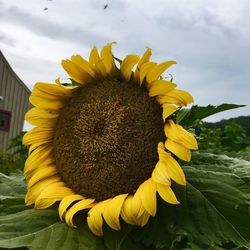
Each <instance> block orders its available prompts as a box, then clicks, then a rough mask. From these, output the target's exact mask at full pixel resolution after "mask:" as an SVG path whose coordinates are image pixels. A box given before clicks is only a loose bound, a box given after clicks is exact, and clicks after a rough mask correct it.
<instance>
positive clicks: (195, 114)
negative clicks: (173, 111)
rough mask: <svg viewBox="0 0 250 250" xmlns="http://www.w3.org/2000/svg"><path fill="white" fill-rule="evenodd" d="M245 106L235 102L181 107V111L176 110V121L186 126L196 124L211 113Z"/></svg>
mask: <svg viewBox="0 0 250 250" xmlns="http://www.w3.org/2000/svg"><path fill="white" fill-rule="evenodd" d="M240 107H245V105H237V104H227V103H224V104H221V105H218V106H214V105H208V106H198V105H194V106H192V107H191V109H182V110H181V112H178V114H177V117H176V121H177V122H178V123H180V122H181V124H183V125H184V126H186V127H192V126H194V125H196V124H197V123H198V122H199V121H200V120H202V119H204V118H207V117H209V116H211V115H214V114H217V113H219V112H222V111H226V110H230V109H235V108H240Z"/></svg>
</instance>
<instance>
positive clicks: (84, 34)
mask: <svg viewBox="0 0 250 250" xmlns="http://www.w3.org/2000/svg"><path fill="white" fill-rule="evenodd" d="M0 20H2V21H7V22H8V23H13V24H14V25H16V26H21V27H25V28H26V29H28V30H30V31H31V32H34V33H36V34H38V35H40V36H45V37H49V38H51V39H57V40H66V41H67V40H68V41H71V42H78V43H79V42H81V43H83V42H84V43H85V44H86V45H92V42H93V41H103V40H104V39H105V34H101V35H98V34H94V33H92V32H91V29H90V28H89V29H86V28H85V29H84V28H82V27H80V26H72V25H70V26H66V25H62V24H60V23H57V22H55V21H54V20H51V19H50V18H42V17H40V16H36V15H34V14H30V13H27V12H25V11H23V10H22V9H21V8H18V7H16V6H10V7H6V5H4V4H3V3H2V6H1V9H0Z"/></svg>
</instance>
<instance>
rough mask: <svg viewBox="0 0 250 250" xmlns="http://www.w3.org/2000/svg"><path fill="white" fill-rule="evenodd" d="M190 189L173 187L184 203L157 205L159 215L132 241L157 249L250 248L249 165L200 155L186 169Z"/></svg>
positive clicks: (136, 231)
mask: <svg viewBox="0 0 250 250" xmlns="http://www.w3.org/2000/svg"><path fill="white" fill-rule="evenodd" d="M184 170H185V173H186V177H187V180H188V185H187V186H186V188H183V187H180V186H177V185H174V186H173V188H174V191H175V193H176V195H177V197H178V200H179V201H180V202H181V204H180V205H178V206H174V205H170V204H167V203H165V202H163V201H162V200H161V199H159V201H158V209H157V215H156V217H155V218H152V219H151V220H150V222H149V223H148V224H147V225H146V226H145V227H144V228H142V229H140V228H136V227H135V228H133V230H132V231H131V233H130V234H129V237H130V238H131V239H130V240H129V241H127V240H126V239H125V240H124V243H123V247H124V249H126V242H130V244H131V241H132V242H134V244H138V243H140V244H143V245H144V246H145V247H151V248H152V249H166V250H167V249H172V250H178V249H211V250H212V249H248V248H250V227H249V224H250V163H249V162H247V161H244V160H240V159H235V158H230V157H227V156H224V155H214V154H209V153H196V154H194V156H193V162H192V164H191V166H186V167H184Z"/></svg>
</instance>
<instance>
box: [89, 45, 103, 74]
mask: <svg viewBox="0 0 250 250" xmlns="http://www.w3.org/2000/svg"><path fill="white" fill-rule="evenodd" d="M89 63H90V65H92V69H93V70H94V71H95V73H96V74H97V75H100V76H103V77H106V76H107V71H106V68H105V66H104V63H103V60H102V59H101V58H100V56H99V53H98V50H97V48H96V47H95V46H94V47H93V49H92V50H91V52H90V55H89Z"/></svg>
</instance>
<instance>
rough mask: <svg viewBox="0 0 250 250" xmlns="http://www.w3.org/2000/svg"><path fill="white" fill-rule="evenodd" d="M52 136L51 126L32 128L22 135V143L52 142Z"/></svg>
mask: <svg viewBox="0 0 250 250" xmlns="http://www.w3.org/2000/svg"><path fill="white" fill-rule="evenodd" d="M53 136H54V129H53V128H40V127H35V128H32V129H31V130H30V131H29V132H27V133H26V134H25V135H24V137H23V144H25V145H30V144H33V143H38V142H41V143H43V144H45V143H48V142H52V140H53Z"/></svg>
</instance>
